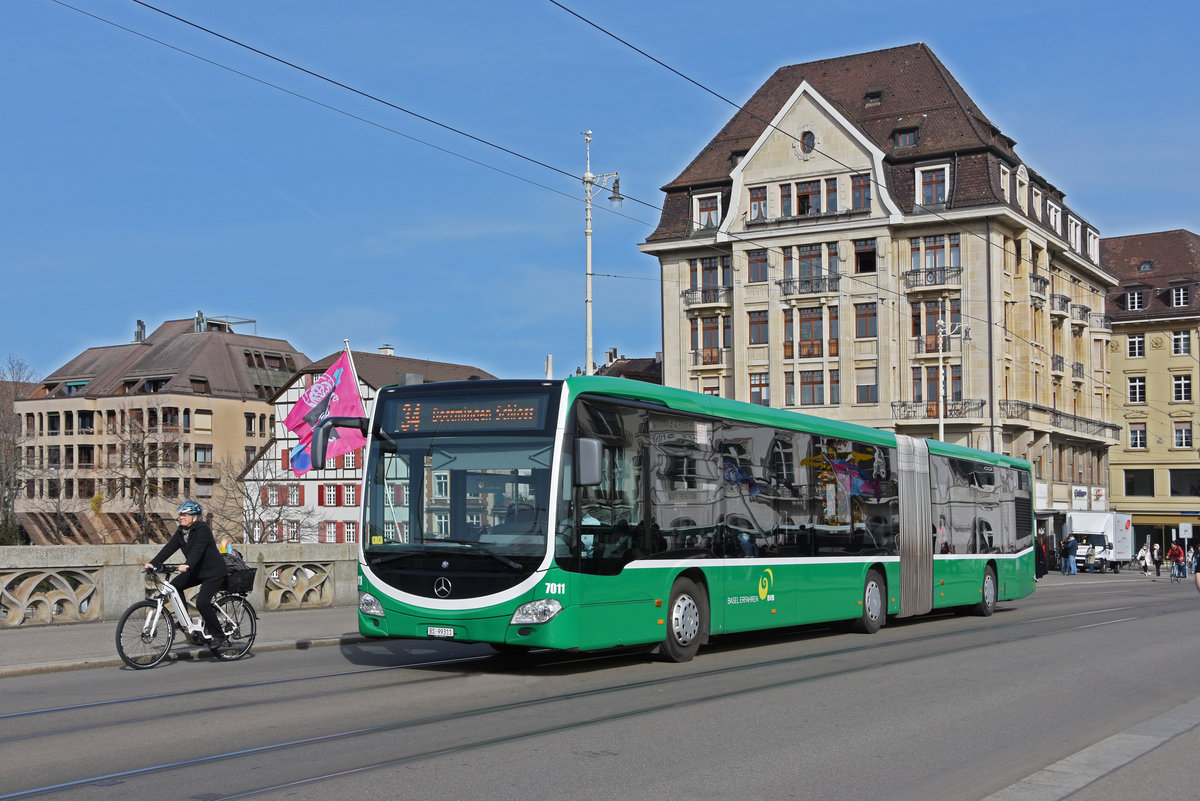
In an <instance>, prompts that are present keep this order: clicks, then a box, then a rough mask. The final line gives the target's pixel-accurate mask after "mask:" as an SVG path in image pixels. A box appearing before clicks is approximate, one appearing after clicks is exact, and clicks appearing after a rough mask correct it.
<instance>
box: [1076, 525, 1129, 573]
mask: <svg viewBox="0 0 1200 801" xmlns="http://www.w3.org/2000/svg"><path fill="white" fill-rule="evenodd" d="M1068 534H1074V535H1075V539H1076V540H1077V541H1078V542H1079V550H1078V551H1076V552H1075V562H1076V565H1077V566H1078V568H1079V572H1081V573H1082V572H1083V571H1085V570H1087V558H1088V554H1089V553H1092V552H1094V553H1095V555H1096V557H1095V560H1094V562H1095V565H1096V570H1097V571H1099V572H1103V571H1104V570H1105V569H1106V568H1112V571H1113V572H1114V573H1116V572H1118V571H1119V570H1120V569H1121V565H1122V564H1124V563H1126V562H1128V561H1129V560H1130V559H1132V558H1133V517H1132V516H1130V515H1124V514H1121V513H1120V512H1067V521H1066V523H1064V524H1063V537H1064V538H1065V537H1066V536H1067V535H1068Z"/></svg>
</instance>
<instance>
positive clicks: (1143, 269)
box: [1138, 261, 1154, 273]
mask: <svg viewBox="0 0 1200 801" xmlns="http://www.w3.org/2000/svg"><path fill="white" fill-rule="evenodd" d="M1153 270H1154V262H1152V261H1144V262H1142V263H1141V264H1139V265H1138V272H1139V273H1148V272H1152V271H1153Z"/></svg>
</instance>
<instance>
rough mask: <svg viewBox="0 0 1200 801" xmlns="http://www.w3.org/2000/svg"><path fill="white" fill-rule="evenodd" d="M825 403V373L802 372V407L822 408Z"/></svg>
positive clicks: (816, 371) (818, 371)
mask: <svg viewBox="0 0 1200 801" xmlns="http://www.w3.org/2000/svg"><path fill="white" fill-rule="evenodd" d="M824 403H825V373H824V372H823V371H821V370H801V371H800V405H801V406H821V405H824Z"/></svg>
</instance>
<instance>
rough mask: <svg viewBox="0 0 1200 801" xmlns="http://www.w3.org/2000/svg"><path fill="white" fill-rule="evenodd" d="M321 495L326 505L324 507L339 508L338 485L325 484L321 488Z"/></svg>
mask: <svg viewBox="0 0 1200 801" xmlns="http://www.w3.org/2000/svg"><path fill="white" fill-rule="evenodd" d="M321 494H322V495H323V496H324V499H325V503H323V504H322V506H337V505H338V499H337V484H324V485H322V486H321Z"/></svg>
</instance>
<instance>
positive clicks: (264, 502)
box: [262, 484, 267, 506]
mask: <svg viewBox="0 0 1200 801" xmlns="http://www.w3.org/2000/svg"><path fill="white" fill-rule="evenodd" d="M262 505H263V506H266V505H267V485H266V484H264V485H263V488H262Z"/></svg>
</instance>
